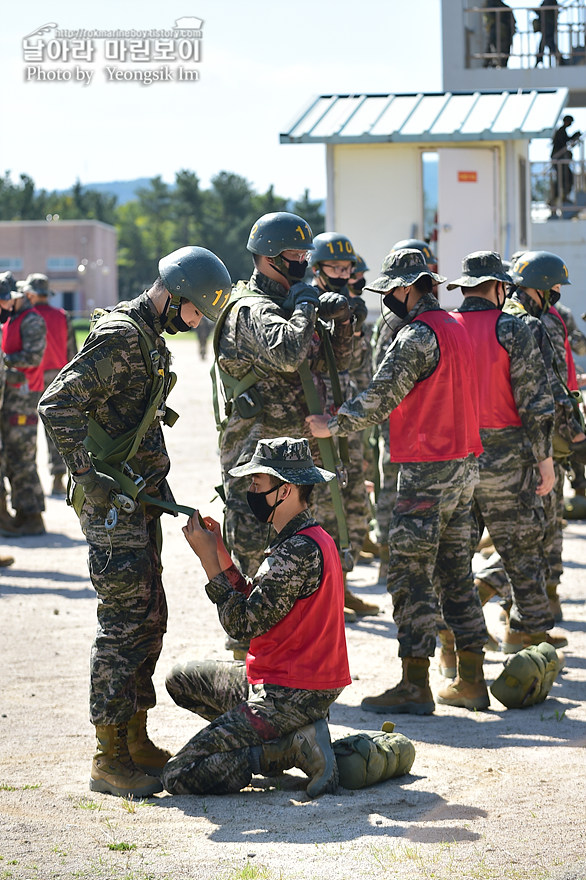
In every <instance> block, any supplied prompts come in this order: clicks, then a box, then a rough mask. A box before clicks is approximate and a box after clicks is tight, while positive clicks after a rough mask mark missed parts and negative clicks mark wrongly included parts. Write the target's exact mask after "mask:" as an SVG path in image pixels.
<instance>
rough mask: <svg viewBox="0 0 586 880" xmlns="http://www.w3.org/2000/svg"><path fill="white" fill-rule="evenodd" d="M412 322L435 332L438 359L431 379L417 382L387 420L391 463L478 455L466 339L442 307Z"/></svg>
mask: <svg viewBox="0 0 586 880" xmlns="http://www.w3.org/2000/svg"><path fill="white" fill-rule="evenodd" d="M415 321H421V323H422V324H427V325H428V327H431V329H432V330H433V331H434V333H435V335H436V337H437V340H438V344H439V350H440V359H439V363H438V365H437V367H436V369H435V370H434V371H433V373H432V374H431V376H429V377H428V378H427V379H422V380H421V381H420V382H417V383H416V384H415V385H414V387H413V388H412V389H411V391H410V392H409V394H408V395H407V396H406V397H405V398H404V399H403V400H402V401H401V403H400V404H399V406H398V407H396V409H394V410H393V411H392V412H391V414H390V416H389V429H390V439H391V461H398V462H402V461H449V460H451V459H456V458H467V456H468V455H470V453H474V455H476V456H479V455H480V454H481V453H482V451H483V449H482V442H481V440H480V434H479V433H478V429H479V419H478V381H477V378H476V369H475V368H474V354H473V351H472V344H471V342H470V337H469V336H468V333H467V332H466V329H465V327H463V326H462V325H461V324H459V323H458V321H456V320H455V318H453V317H452V316H451V315H450V314H449V313H448V312H445V311H444V310H443V309H437V310H433V311H429V312H423V313H422V314H420V315H418V316H417V317H416V318H415ZM415 321H414V322H413V323H415Z"/></svg>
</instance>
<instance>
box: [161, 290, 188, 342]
mask: <svg viewBox="0 0 586 880" xmlns="http://www.w3.org/2000/svg"><path fill="white" fill-rule="evenodd" d="M170 305H171V299H170V298H169V299H168V300H167V302H166V304H165V308H164V311H163V318H166V320H165V322H164V324H163V328H164V330H166V331H167V333H170V334H171V336H174V335H175V333H185V332H186V331H187V330H191V327H190V326H189V324H186V323H185V321H184V320H183V318H182V317H181V305H180V306H179V308H178V309H177V311H176V312H175V317H174V318H171V319H170V320H169V318H168V317H167V313H168V311H169V306H170Z"/></svg>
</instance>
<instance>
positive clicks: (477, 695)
mask: <svg viewBox="0 0 586 880" xmlns="http://www.w3.org/2000/svg"><path fill="white" fill-rule="evenodd" d="M456 656H457V658H458V674H457V676H456V678H455V679H454V681H453V682H452V683H451V684H449V685H448V686H447V687H445V688H444V689H443V690H441V691H439V693H438V695H437V701H438V703H442V704H443V705H446V706H457V707H459V708H461V709H488V707H489V705H490V699H489V696H488V690H487V688H486V682H485V680H484V672H483V671H482V662H483V660H484V654H476V653H475V652H474V651H457V653H456Z"/></svg>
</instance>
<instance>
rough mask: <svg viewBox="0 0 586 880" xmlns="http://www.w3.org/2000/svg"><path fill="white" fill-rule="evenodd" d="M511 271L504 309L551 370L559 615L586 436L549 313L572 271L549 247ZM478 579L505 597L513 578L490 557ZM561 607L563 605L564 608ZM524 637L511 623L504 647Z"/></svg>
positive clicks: (552, 548)
mask: <svg viewBox="0 0 586 880" xmlns="http://www.w3.org/2000/svg"><path fill="white" fill-rule="evenodd" d="M510 275H511V277H512V279H513V282H514V284H515V285H518V286H516V287H515V288H513V292H512V293H511V295H510V296H509V297H508V299H507V300H506V302H505V305H504V307H503V311H505V312H510V313H511V314H514V315H517V316H518V317H520V318H521V319H522V320H523V321H524V322H525V323H526V324H527V326H528V327H529V329H530V330H531V331H532V333H533V335H534V337H535V340H536V341H537V344H538V347H539V349H540V351H541V354H542V356H543V361H544V363H545V370H546V374H547V378H548V380H549V383H550V386H551V389H552V392H553V397H554V403H555V413H554V435H553V452H554V468H555V474H556V482H555V486H554V489H553V491H552V492H551V493H549V494H548V495H545V496H544V497H543V503H544V511H545V518H546V528H545V535H544V539H543V551H544V553H545V559H546V566H547V567H546V589H547V595H548V597H549V598H550V606H551V610H552V612H553V614H554V616H558V619H559V615H558V614H557V613H556V612H557V610H558V609H559V600H558V598H557V586H558V584H559V581H560V578H561V574H562V571H563V567H562V540H563V536H562V516H563V484H564V478H565V472H566V471H565V468H566V466H567V461H568V458H569V456H570V455H571V454H572V453H574V454H575V455H576V456H577V457H581V458H582V459H583V457H584V447H585V446H586V435H585V434H584V432H583V430H582V426H581V423H580V421H579V419H578V418H577V417H576V413H575V409H574V403H575V402H573V401H572V399H571V396H570V394H569V393H568V388H567V380H568V362H567V360H566V350H565V346H564V338H565V334H564V328H563V325H562V323H561V321H560V320H559V318H556V317H555V316H554V315H549V316H548V317H546V313H547V312H548V311H549V308H550V305H551V304H552V297H553V301H556V298H557V297H558V296H559V291H560V286H561V285H562V284H568V283H569V279H568V270H567V267H566V266H565V264H564V262H563V260H561V259H560V257H558V256H557V255H556V254H551V253H549V252H548V251H528V252H525V253H522V254H520V255H518V256H517V257H516V259H514V260H513V263H512V266H511V270H510ZM477 579H478V580H479V581H480V582H481V583H482V584H486V585H487V586H488V587H489V588H490V589H492V590H494V592H495V593H497V592H498V593H500V595H503V596H504V597H506V596H507V592H508V581H507V578H506V574H505V573H504V567H503V566H502V561H501V560H498V559H495V558H494V555H493V557H491V559H490V560H489V565H488V566H487V567H486V569H485V568H483V569H481V570H480V571H478V572H477ZM560 611H561V609H560ZM549 639H550V640H552V643H553V644H554V645H555V647H556V648H561V647H564V646H565V645H567V639H566V638H565V636H564V635H563V634H559V633H552V632H550V633H549ZM522 647H523V642H522V638H521V637H520V636H519V634H518V633H517V632H515V631H514V630H513V631H511V629H510V628H509V627H508V626H507V629H506V632H505V638H504V640H503V649H504V650H505V651H508V652H514V651H516V650H520V648H522Z"/></svg>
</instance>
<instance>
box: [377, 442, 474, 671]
mask: <svg viewBox="0 0 586 880" xmlns="http://www.w3.org/2000/svg"><path fill="white" fill-rule="evenodd" d="M477 481H478V464H477V462H476V459H475V458H474V457H473V456H469V457H468V458H467V459H460V460H452V461H443V462H414V463H406V464H402V465H401V467H400V471H399V481H398V491H397V502H396V504H395V508H394V510H393V515H392V517H391V525H390V530H389V572H388V579H387V589H388V591H389V593H390V594H391V596H392V597H393V616H394V620H395V623H396V625H397V630H398V634H397V638H398V641H399V656H400V657H431V656H433V654H434V651H435V646H436V633H437V622H438V613H437V599H439V604H440V609H441V613H442V616H443V618H444V620H445V622H446V624H447V625H448V626H449V628H450V629H451V630H452V631H453V632H454V635H455V637H456V647H457V649H458V650H459V651H475V652H481V651H482V649H483V645H484V643H485V642H486V638H487V632H486V625H485V623H484V615H483V613H482V606H481V604H480V600H479V598H478V593H477V591H476V589H475V587H474V580H473V577H472V570H471V565H470V562H471V550H470V546H471V545H470V540H471V538H470V536H471V528H472V515H471V509H472V498H473V494H474V487H475V485H476V483H477ZM436 591H437V599H436Z"/></svg>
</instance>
